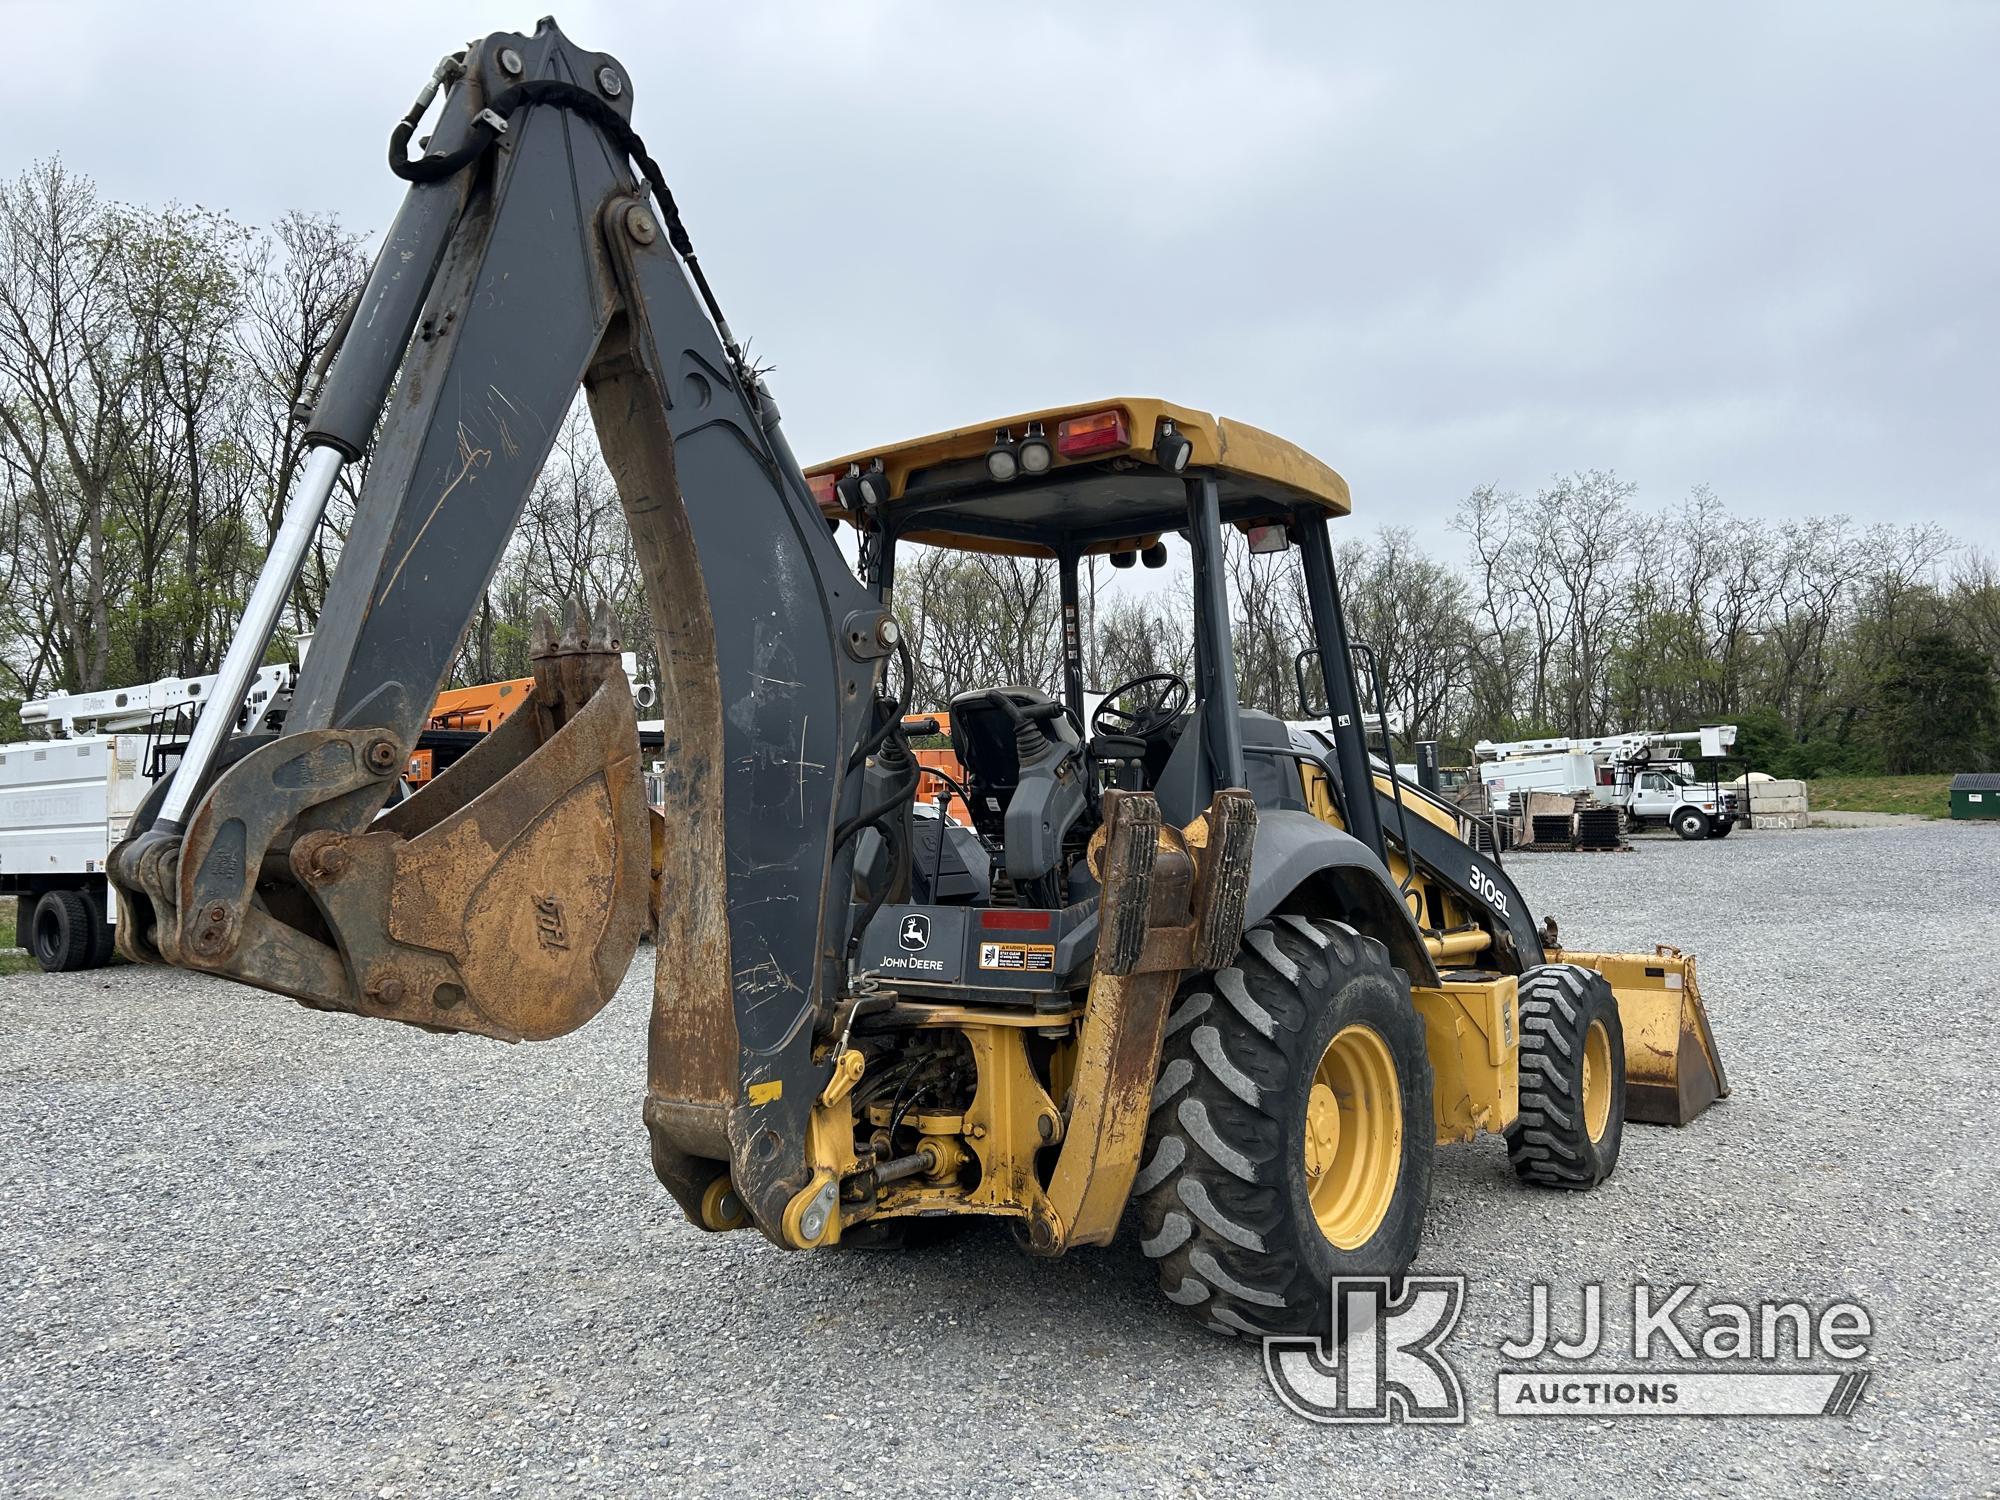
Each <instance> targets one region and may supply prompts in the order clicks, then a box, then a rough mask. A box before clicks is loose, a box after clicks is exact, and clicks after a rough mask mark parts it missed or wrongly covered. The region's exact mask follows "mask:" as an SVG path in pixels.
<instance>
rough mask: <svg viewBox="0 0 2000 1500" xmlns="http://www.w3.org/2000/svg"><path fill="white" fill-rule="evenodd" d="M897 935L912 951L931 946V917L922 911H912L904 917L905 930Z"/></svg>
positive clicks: (898, 939)
mask: <svg viewBox="0 0 2000 1500" xmlns="http://www.w3.org/2000/svg"><path fill="white" fill-rule="evenodd" d="M896 937H897V941H899V942H900V943H902V945H903V946H904V947H905V948H906V949H908V950H909V951H910V952H912V953H916V952H919V951H921V950H923V949H925V948H928V947H930V945H931V919H930V918H929V917H927V916H925V915H923V913H921V912H911V913H910V914H909V915H908V916H907V917H905V918H903V930H902V931H901V932H899V933H897V934H896Z"/></svg>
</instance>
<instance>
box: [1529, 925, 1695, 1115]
mask: <svg viewBox="0 0 2000 1500" xmlns="http://www.w3.org/2000/svg"><path fill="white" fill-rule="evenodd" d="M1549 958H1550V960H1551V961H1557V960H1560V961H1561V962H1563V963H1571V964H1581V965H1582V966H1583V967H1585V968H1587V969H1595V970H1596V971H1597V972H1598V973H1600V974H1602V975H1603V976H1604V977H1605V978H1606V979H1608V980H1610V981H1611V993H1612V995H1613V996H1614V997H1615V998H1616V999H1617V1001H1618V1018H1619V1020H1620V1021H1621V1022H1622V1023H1623V1025H1624V1028H1625V1118H1626V1119H1628V1120H1637V1121H1639V1122H1641V1123H1642V1124H1647V1125H1685V1124H1687V1123H1688V1122H1689V1121H1690V1120H1692V1119H1693V1118H1694V1117H1695V1116H1696V1115H1698V1114H1700V1113H1701V1112H1702V1111H1703V1110H1705V1109H1707V1108H1708V1107H1709V1105H1711V1104H1713V1103H1714V1102H1715V1101H1716V1100H1718V1099H1726V1098H1728V1097H1729V1075H1728V1074H1726V1073H1725V1072H1723V1070H1722V1058H1721V1056H1720V1054H1718V1053H1717V1052H1716V1050H1715V1034H1714V1033H1713V1032H1711V1031H1710V1030H1709V1028H1708V1011H1707V1010H1706V1009H1705V1008H1704V1007H1703V1005H1702V1003H1701V986H1700V985H1699V984H1697V983H1696V982H1695V973H1694V958H1693V956H1692V955H1691V954H1684V953H1682V952H1681V951H1680V950H1679V949H1678V948H1670V947H1668V946H1667V945H1665V944H1661V945H1660V946H1659V948H1658V949H1656V950H1655V951H1654V952H1653V953H1651V954H1644V953H1572V952H1569V951H1568V950H1563V951H1561V952H1551V953H1550V954H1549Z"/></svg>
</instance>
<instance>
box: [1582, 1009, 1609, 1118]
mask: <svg viewBox="0 0 2000 1500" xmlns="http://www.w3.org/2000/svg"><path fill="white" fill-rule="evenodd" d="M1610 1122H1611V1033H1610V1032H1608V1031H1606V1030H1605V1029H1604V1023H1603V1022H1602V1021H1592V1022H1591V1023H1590V1030H1588V1031H1586V1032H1585V1033H1584V1034H1583V1129H1584V1133H1585V1134H1586V1135H1588V1136H1589V1137H1590V1138H1591V1139H1592V1140H1593V1141H1601V1140H1603V1139H1604V1127H1605V1126H1606V1125H1608V1124H1610Z"/></svg>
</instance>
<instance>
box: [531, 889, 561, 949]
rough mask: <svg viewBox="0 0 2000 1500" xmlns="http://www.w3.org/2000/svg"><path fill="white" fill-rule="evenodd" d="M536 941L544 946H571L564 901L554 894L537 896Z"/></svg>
mask: <svg viewBox="0 0 2000 1500" xmlns="http://www.w3.org/2000/svg"><path fill="white" fill-rule="evenodd" d="M535 941H536V942H538V943H540V944H541V945H542V946H543V947H544V948H562V949H567V948H568V947H569V926H568V924H567V923H565V922H564V921H563V909H562V902H560V901H558V900H557V899H556V898H555V897H554V896H537V897H535Z"/></svg>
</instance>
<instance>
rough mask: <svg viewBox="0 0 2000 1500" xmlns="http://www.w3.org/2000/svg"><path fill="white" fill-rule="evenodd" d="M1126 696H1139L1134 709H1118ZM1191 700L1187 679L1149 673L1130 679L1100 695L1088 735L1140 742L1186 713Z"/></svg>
mask: <svg viewBox="0 0 2000 1500" xmlns="http://www.w3.org/2000/svg"><path fill="white" fill-rule="evenodd" d="M1127 693H1137V694H1140V695H1142V697H1141V702H1140V704H1139V706H1138V707H1137V708H1132V709H1125V708H1120V707H1119V706H1118V700H1119V699H1120V698H1123V697H1124V696H1125V695H1126V694H1127ZM1193 696H1194V693H1193V692H1192V691H1191V690H1190V689H1189V687H1188V685H1187V679H1186V678H1185V677H1177V676H1175V675H1174V674H1173V673H1172V672H1151V673H1148V674H1147V675H1146V676H1144V677H1134V678H1132V679H1131V680H1130V681H1129V682H1121V683H1119V684H1118V686H1117V687H1115V688H1113V689H1111V691H1110V692H1108V693H1106V694H1105V695H1104V701H1103V702H1102V703H1100V704H1098V705H1097V711H1096V712H1095V713H1093V714H1092V715H1091V716H1090V732H1091V733H1092V734H1102V735H1113V736H1124V737H1128V738H1131V739H1135V740H1142V739H1144V738H1146V736H1147V735H1149V734H1156V733H1158V732H1159V731H1160V730H1162V729H1165V728H1166V727H1167V726H1168V725H1169V724H1171V723H1173V722H1174V720H1175V719H1178V718H1179V717H1180V716H1181V715H1182V714H1184V713H1185V712H1187V706H1188V700H1189V699H1191V698H1192V697H1193Z"/></svg>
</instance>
